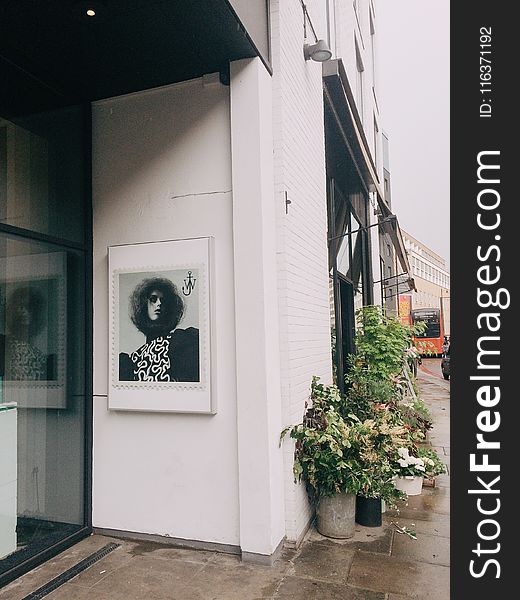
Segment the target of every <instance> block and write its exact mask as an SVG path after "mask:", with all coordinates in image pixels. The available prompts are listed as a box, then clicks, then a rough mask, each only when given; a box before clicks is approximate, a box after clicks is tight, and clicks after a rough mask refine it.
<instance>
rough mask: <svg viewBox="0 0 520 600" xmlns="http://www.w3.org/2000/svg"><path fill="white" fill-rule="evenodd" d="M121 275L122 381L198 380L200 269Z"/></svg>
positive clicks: (120, 356) (120, 355) (119, 286)
mask: <svg viewBox="0 0 520 600" xmlns="http://www.w3.org/2000/svg"><path fill="white" fill-rule="evenodd" d="M118 277H119V285H118V288H119V350H120V353H119V381H153V382H186V381H189V382H199V381H200V364H199V294H198V286H197V282H198V280H199V277H198V269H195V268H193V269H191V270H190V269H186V270H181V269H180V270H178V271H165V272H159V273H157V272H155V273H154V272H151V273H121V274H119V275H118ZM129 321H130V322H129ZM143 337H144V343H143ZM132 348H134V349H133V350H132Z"/></svg>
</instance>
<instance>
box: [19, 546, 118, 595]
mask: <svg viewBox="0 0 520 600" xmlns="http://www.w3.org/2000/svg"><path fill="white" fill-rule="evenodd" d="M120 545H121V544H114V543H113V542H111V543H110V544H107V545H106V546H103V548H100V549H99V550H97V551H96V552H94V553H93V554H91V555H90V556H87V558H84V559H83V560H82V561H80V562H79V563H77V564H76V565H74V566H73V567H71V568H70V569H67V570H66V571H64V572H63V573H61V575H58V577H55V578H54V579H51V580H50V581H48V582H47V583H46V584H45V585H42V587H41V588H38V589H37V590H36V591H34V592H31V593H30V594H29V595H28V596H25V597H24V598H22V600H39V599H40V598H43V597H44V596H47V594H50V593H51V592H54V590H55V589H57V588H59V587H60V585H63V584H64V583H67V581H70V580H71V579H72V578H73V577H76V575H78V574H79V573H81V571H84V570H85V569H88V567H90V566H91V565H93V564H94V563H95V562H97V561H98V560H100V559H102V558H103V557H104V556H106V555H107V554H109V553H110V552H112V550H115V549H116V548H119V546H120Z"/></svg>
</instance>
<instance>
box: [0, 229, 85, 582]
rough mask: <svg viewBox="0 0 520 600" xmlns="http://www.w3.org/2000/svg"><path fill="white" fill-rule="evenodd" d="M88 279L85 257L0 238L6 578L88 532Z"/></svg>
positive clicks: (1, 531) (0, 541) (0, 447)
mask: <svg viewBox="0 0 520 600" xmlns="http://www.w3.org/2000/svg"><path fill="white" fill-rule="evenodd" d="M84 275H85V273H84V257H83V256H82V253H80V252H76V251H70V250H63V248H60V247H58V246H51V245H48V244H43V243H40V242H33V241H27V240H25V239H19V238H16V237H14V236H8V235H6V234H0V455H1V458H2V464H3V465H6V467H7V470H4V469H3V468H2V469H0V474H1V477H2V480H0V493H1V494H2V497H0V499H1V500H2V506H1V508H2V513H1V514H0V516H1V517H2V519H1V520H0V574H1V573H2V570H3V568H4V567H8V566H9V565H11V566H12V561H13V560H16V555H17V554H20V555H22V557H23V558H27V557H28V556H30V555H31V554H36V553H37V552H39V551H41V550H42V547H46V546H47V547H48V546H50V545H52V544H54V543H56V542H57V541H59V540H60V539H62V538H65V537H68V536H69V535H71V534H72V533H74V532H75V531H78V530H79V529H81V528H82V527H83V526H84V521H85V515H84V512H83V511H84V489H83V486H84V444H85V440H84V426H85V422H84V419H85V353H84V340H85V333H84V331H85V300H84V299H85V276H84ZM13 553H14V554H13ZM5 557H7V559H6V562H5V563H4V561H3V560H1V559H2V558H5Z"/></svg>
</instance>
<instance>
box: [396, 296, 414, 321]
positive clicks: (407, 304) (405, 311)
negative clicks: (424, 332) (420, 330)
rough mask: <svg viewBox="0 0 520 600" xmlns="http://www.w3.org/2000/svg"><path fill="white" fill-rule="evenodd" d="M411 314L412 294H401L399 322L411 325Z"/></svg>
mask: <svg viewBox="0 0 520 600" xmlns="http://www.w3.org/2000/svg"><path fill="white" fill-rule="evenodd" d="M411 312H412V296H411V295H410V294H399V320H400V321H401V323H402V324H403V325H410V314H411Z"/></svg>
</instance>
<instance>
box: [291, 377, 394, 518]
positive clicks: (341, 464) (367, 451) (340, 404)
mask: <svg viewBox="0 0 520 600" xmlns="http://www.w3.org/2000/svg"><path fill="white" fill-rule="evenodd" d="M311 401H312V405H311V406H310V407H308V408H307V409H306V411H305V415H304V418H303V421H302V423H299V424H297V425H294V426H290V427H287V428H286V429H284V430H283V431H282V434H281V438H283V437H284V436H285V435H286V434H287V433H289V434H290V437H291V438H293V439H295V440H296V446H295V460H294V466H293V471H294V476H295V480H296V481H301V480H302V479H303V480H304V481H305V483H306V485H307V489H308V492H309V495H310V497H311V499H313V500H314V501H316V500H317V499H318V498H319V497H321V496H332V495H334V494H336V493H338V492H346V493H352V494H361V495H364V496H368V497H381V498H382V499H384V500H386V501H387V503H388V504H389V505H390V506H393V505H394V504H395V501H396V500H397V499H399V498H402V497H403V495H402V493H401V492H400V491H398V490H396V489H395V486H394V485H393V482H392V478H393V476H394V472H393V469H392V465H391V463H390V460H389V457H390V456H391V455H392V454H393V453H394V451H395V449H396V448H397V447H398V446H399V445H400V444H403V443H404V438H403V437H401V436H402V435H404V434H405V433H406V430H405V428H403V427H398V426H395V425H393V424H392V423H391V418H390V415H389V413H387V412H386V411H384V410H382V411H380V413H381V414H380V415H379V416H378V418H376V419H365V420H363V421H362V420H360V419H359V418H358V417H357V416H356V415H355V414H354V413H349V412H348V411H347V407H348V404H347V405H346V404H345V399H344V398H343V397H342V396H341V394H340V392H339V390H338V388H337V387H336V386H334V385H332V386H327V385H323V384H320V383H319V380H318V379H317V378H313V381H312V384H311Z"/></svg>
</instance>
